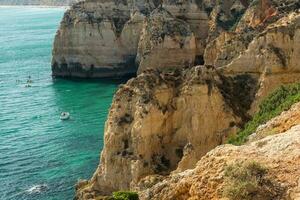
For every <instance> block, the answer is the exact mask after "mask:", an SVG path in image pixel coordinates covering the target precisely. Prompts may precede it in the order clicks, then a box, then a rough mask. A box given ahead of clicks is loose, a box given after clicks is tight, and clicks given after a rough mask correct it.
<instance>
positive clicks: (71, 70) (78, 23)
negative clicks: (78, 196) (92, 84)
mask: <svg viewBox="0 0 300 200" xmlns="http://www.w3.org/2000/svg"><path fill="white" fill-rule="evenodd" d="M241 2H243V1H240V0H226V1H213V0H206V1H194V0H187V1H181V0H175V1H169V0H163V1H158V0H150V1H145V0H132V1H126V0H125V1H116V0H97V1H94V0H86V1H84V2H80V3H77V4H75V5H74V6H72V8H71V9H70V10H68V11H67V12H66V13H65V16H64V18H63V20H62V22H61V26H60V28H59V30H58V31H57V34H56V37H55V42H54V47H53V59H52V72H53V75H54V76H57V77H83V78H102V77H120V76H126V75H133V74H135V73H136V72H137V70H138V68H139V66H140V65H141V66H140V67H141V69H140V70H139V72H141V71H143V69H144V68H145V65H147V67H146V68H153V66H154V65H156V68H157V67H159V68H160V67H162V66H163V67H164V68H167V67H168V66H171V67H185V66H193V65H198V64H203V62H204V61H203V54H204V50H205V47H206V44H207V43H208V42H209V41H210V40H212V39H214V38H215V37H216V36H217V35H218V34H219V33H220V32H223V31H224V30H227V29H228V27H229V26H231V24H232V23H233V22H235V21H236V20H237V19H238V17H239V16H240V15H241V14H242V13H243V12H245V10H246V6H245V4H243V3H241ZM246 5H247V4H246ZM151 13H152V14H151ZM166 13H169V14H166ZM154 47H155V48H154ZM148 52H150V53H149V54H148ZM145 54H147V56H146V55H145ZM163 55H164V56H163ZM170 56H173V58H174V59H170ZM150 61H151V62H150ZM148 65H149V66H148Z"/></svg>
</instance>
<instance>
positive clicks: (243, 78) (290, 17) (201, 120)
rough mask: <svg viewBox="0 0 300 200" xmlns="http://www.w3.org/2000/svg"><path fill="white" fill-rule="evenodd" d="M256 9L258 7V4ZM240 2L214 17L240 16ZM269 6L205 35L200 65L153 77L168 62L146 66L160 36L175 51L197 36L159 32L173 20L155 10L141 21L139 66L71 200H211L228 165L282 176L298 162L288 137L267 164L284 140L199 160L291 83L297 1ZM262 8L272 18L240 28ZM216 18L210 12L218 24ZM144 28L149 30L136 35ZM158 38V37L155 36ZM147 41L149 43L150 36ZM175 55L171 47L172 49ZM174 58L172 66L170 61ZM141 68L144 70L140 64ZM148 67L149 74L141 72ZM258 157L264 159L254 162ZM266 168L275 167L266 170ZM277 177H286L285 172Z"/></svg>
mask: <svg viewBox="0 0 300 200" xmlns="http://www.w3.org/2000/svg"><path fill="white" fill-rule="evenodd" d="M259 2H261V3H264V1H263V0H262V1H259ZM274 2H275V3H276V2H277V1H274ZM203 3H207V1H203ZM209 3H211V4H213V3H216V2H213V1H211V2H209ZM217 3H220V2H217ZM245 3H246V2H244V1H239V2H235V1H232V2H231V3H230V4H228V5H230V6H229V7H226V9H225V7H224V8H222V9H221V11H222V12H224V13H226V12H225V10H228V11H230V10H231V9H232V8H233V7H235V6H237V7H238V8H239V10H240V9H241V10H243V9H244V8H243V7H245ZM277 3H278V2H277ZM277 3H276V4H270V5H269V4H268V5H265V6H259V7H258V6H257V5H251V6H250V7H249V8H248V10H246V11H245V14H244V15H243V17H242V19H241V21H240V22H239V24H237V25H236V26H237V27H236V31H234V32H224V30H225V29H224V27H223V29H222V28H217V29H213V30H214V31H213V33H214V34H215V33H217V34H219V32H222V33H221V34H220V35H219V36H217V37H215V36H214V34H212V35H209V36H208V37H209V38H208V40H207V41H209V39H210V38H214V39H213V40H212V41H209V42H210V43H209V44H208V46H207V48H206V50H205V51H206V53H205V56H204V58H205V61H206V62H207V65H206V66H197V67H191V68H187V69H182V70H176V68H171V69H169V70H163V67H164V66H170V65H168V64H169V62H163V63H164V64H163V65H160V66H159V67H157V66H156V64H159V63H160V62H162V61H164V60H161V59H158V58H159V57H158V56H159V55H160V54H161V53H160V54H159V53H157V52H163V49H162V48H161V47H162V45H163V44H168V45H169V44H170V43H169V42H170V41H169V40H166V38H168V37H169V38H172V39H177V38H179V39H180V40H176V41H173V43H172V44H176V45H178V44H179V42H178V41H191V40H190V38H192V37H195V40H194V41H196V42H195V45H194V46H195V48H196V49H197V36H195V35H194V36H193V33H192V32H193V31H192V28H191V26H190V25H189V24H187V23H185V22H181V21H180V24H179V25H180V26H183V29H182V30H185V31H187V32H186V33H188V34H184V35H182V34H178V35H176V34H174V35H172V34H169V35H168V34H166V32H165V29H164V28H163V27H164V24H168V22H172V23H175V22H176V23H177V22H178V21H177V19H175V18H174V15H173V14H170V13H169V12H167V11H165V10H164V9H166V8H159V9H157V11H159V10H160V12H159V13H153V14H154V15H150V17H149V18H147V19H145V20H144V22H145V24H144V26H143V27H142V31H141V33H142V35H143V37H141V40H140V41H139V48H140V49H138V52H139V56H138V59H137V61H138V62H140V66H144V69H143V70H141V72H143V73H141V74H140V75H139V76H138V77H137V78H135V79H132V80H130V81H129V82H128V83H127V84H125V85H123V86H121V87H120V89H119V90H118V92H117V94H116V95H115V97H114V100H113V104H112V107H111V110H110V113H109V116H108V120H107V122H106V129H105V147H104V150H103V152H102V154H101V161H100V165H99V167H98V169H97V171H96V172H95V174H94V176H93V178H92V179H91V180H90V181H88V182H85V183H82V184H81V185H80V186H79V187H78V188H77V198H78V199H89V198H92V199H93V198H96V197H98V195H110V193H111V192H112V191H116V190H128V189H131V190H140V191H141V197H142V199H188V198H190V199H218V198H220V196H218V195H219V193H218V191H219V190H220V189H222V184H223V182H222V177H220V176H219V175H220V173H222V172H223V169H224V168H222V167H224V166H225V165H226V164H228V162H235V161H236V160H238V159H241V160H249V159H254V160H258V161H259V162H261V161H262V163H264V164H266V165H268V166H269V165H271V164H272V163H280V165H279V167H280V170H281V169H283V171H280V173H279V174H280V176H282V177H283V176H284V173H285V171H284V169H288V170H292V169H294V167H295V166H297V165H298V164H299V162H298V161H299V159H298V160H297V159H296V161H295V159H294V158H298V157H299V155H298V154H297V152H295V145H298V144H296V143H297V142H298V140H295V141H296V143H293V142H292V141H289V143H287V144H289V145H291V148H293V149H289V147H286V149H284V148H282V149H281V150H282V151H281V150H280V149H279V150H278V151H279V152H276V153H278V157H277V156H274V158H273V157H271V155H273V154H272V153H274V152H275V150H276V148H277V147H278V148H279V147H280V146H281V145H284V144H285V143H280V140H281V139H282V140H284V141H288V139H287V138H281V139H276V137H274V138H275V139H272V138H271V139H270V141H271V142H270V143H269V142H267V143H268V145H265V144H264V143H265V142H263V143H260V144H264V145H263V146H266V148H264V147H262V146H261V147H259V148H258V147H257V146H256V144H254V143H253V144H248V145H246V146H243V147H232V146H225V147H220V148H217V149H216V150H214V151H212V152H211V153H209V154H207V155H206V156H205V157H203V156H204V155H205V154H206V153H207V152H208V151H210V150H211V149H213V148H215V147H216V146H218V145H220V144H222V143H223V142H224V141H225V139H226V138H227V137H228V135H230V134H235V133H236V131H237V129H238V128H239V127H240V125H241V124H243V123H244V122H246V121H247V120H249V118H250V116H251V115H252V114H253V112H255V111H256V110H257V109H258V107H257V105H258V104H259V102H260V101H261V100H262V98H263V97H266V96H267V95H268V94H269V93H270V92H272V90H273V89H275V88H277V87H279V86H280V85H282V84H287V83H294V82H297V81H299V80H300V76H299V74H300V73H299V69H300V68H299V67H300V65H299V63H298V62H297V58H299V57H300V55H299V53H300V50H299V41H300V34H299V30H300V29H299V27H300V26H299V19H300V16H299V11H298V10H297V9H296V10H295V7H294V6H295V5H297V4H295V3H297V2H296V1H291V4H287V7H286V8H281V7H278V6H277ZM183 5H184V3H183ZM203 5H207V4H203ZM214 5H215V4H214ZM217 5H219V4H217ZM220 5H223V6H224V5H227V4H220ZM274 5H275V7H274ZM290 5H291V6H290ZM197 6H198V4H197ZM272 6H273V7H274V8H276V12H275V14H274V13H273V14H274V15H273V14H272V15H265V16H264V15H263V14H262V15H263V16H262V17H261V21H260V22H259V23H253V24H251V23H249V24H250V25H248V26H244V25H245V21H247V20H248V19H252V17H249V16H250V15H249V13H251V12H250V11H249V10H251V9H252V12H254V11H256V9H260V10H261V9H262V8H264V9H267V10H268V9H269V8H273V7H272ZM217 7H218V6H217ZM198 8H199V7H198ZM206 8H207V7H206ZM214 9H215V8H214ZM214 9H212V10H211V11H210V17H211V18H210V20H213V19H215V21H216V20H217V19H218V17H216V16H215V18H213V16H214V13H215V15H216V13H220V12H219V11H220V9H219V10H218V9H215V10H214ZM253 9H254V10H253ZM280 9H281V10H280ZM284 10H286V11H287V12H286V13H285V12H283V11H284ZM173 12H174V10H173ZM222 12H221V13H222ZM243 12H244V11H243ZM262 13H265V12H262ZM224 15H225V14H224ZM224 15H221V14H217V16H219V17H220V16H224ZM161 16H163V17H161ZM225 16H226V15H225ZM151 17H152V18H151ZM265 18H267V19H265ZM222 19H223V17H222ZM224 19H225V18H224ZM213 21H214V20H213ZM225 21H226V20H225ZM225 21H223V22H225ZM254 21H256V20H254ZM147 23H153V24H156V25H155V26H154V25H153V26H152V25H151V26H150V27H148V28H146V27H147ZM178 23H179V22H178ZM212 25H216V23H212ZM211 27H213V26H211ZM180 30H181V29H180ZM220 30H222V31H220ZM242 30H244V31H245V32H243V31H242ZM246 30H251V31H250V32H246ZM173 32H175V33H176V30H175V31H172V33H173ZM248 33H250V34H248ZM161 34H166V35H167V36H164V37H160V36H161ZM157 36H159V37H157ZM179 36H180V37H179ZM183 36H184V37H183ZM153 37H155V39H158V40H157V41H156V40H154V39H151V38H153ZM187 38H189V39H187ZM155 42H156V43H155ZM188 44H190V43H188ZM175 47H176V48H177V47H178V46H175ZM188 47H190V46H188ZM176 48H175V49H176ZM146 50H149V51H146ZM181 50H182V49H178V48H177V50H176V52H182V51H181ZM196 52H197V50H196ZM180 55H184V54H183V53H182V54H180ZM194 55H197V53H195V54H194ZM178 57H180V56H178ZM151 58H152V59H151ZM156 58H157V59H156ZM188 58H189V57H185V59H188ZM174 61H176V63H177V64H178V63H180V62H178V60H177V57H176V58H175V59H174ZM143 62H145V63H147V64H145V65H143ZM148 66H151V67H149V68H150V69H151V70H146V69H147V67H148ZM214 66H215V67H214ZM149 68H148V69H149ZM153 69H160V70H153ZM289 128H290V127H289ZM292 132H293V133H292V134H286V135H293V136H284V137H291V138H294V137H295V134H296V133H294V132H295V131H292ZM296 132H299V131H298V129H297V131H296ZM288 133H289V132H288ZM297 134H298V133H297ZM278 137H279V136H278ZM280 137H281V136H280ZM291 138H289V139H291ZM266 140H267V139H266ZM273 142H274V145H275V147H276V145H277V147H276V148H275V149H271V147H272V145H273V144H271V143H273ZM288 151H290V153H292V154H289V155H291V156H290V157H289V156H288V157H287V158H286V159H287V160H284V159H283V160H280V159H281V157H280V155H281V156H282V155H284V154H285V153H286V152H288ZM223 153H224V156H223ZM239 155H240V156H239ZM266 156H270V159H269V160H266V161H264V160H263V159H264V158H265V157H266ZM293 156H295V157H293ZM297 156H298V157H297ZM202 157H203V158H202ZM215 158H216V159H215ZM219 158H220V159H219ZM199 159H201V160H200V162H199V163H200V164H197V167H196V169H194V170H188V169H192V168H194V167H195V165H196V163H197V161H198V160H199ZM285 162H289V163H292V164H291V165H290V167H291V168H284V166H283V164H284V163H285ZM269 167H270V168H271V169H272V170H274V169H277V168H276V167H275V166H272V165H271V166H269ZM281 167H283V168H281ZM184 170H187V171H184ZM183 171H184V172H183ZM180 172H183V173H180ZM297 173H298V171H297ZM169 174H171V175H170V176H169V177H168V178H166V176H168V175H169ZM172 174H173V175H172ZM287 177H290V174H289V173H287ZM210 178H211V179H210ZM164 179H165V181H163V180H164ZM181 179H182V181H183V182H181ZM215 179H216V181H214V180H215ZM219 180H220V181H219ZM276 180H277V179H276ZM278 181H279V182H280V183H284V184H287V187H288V188H291V189H292V190H294V185H293V182H292V181H291V179H288V180H286V179H280V178H279V179H278ZM158 182H161V183H158ZM207 183H208V184H207ZM200 186H201V187H200ZM199 188H203V189H202V190H200V189H199ZM290 194H291V193H288V192H287V193H285V195H290ZM295 195H299V193H297V194H295Z"/></svg>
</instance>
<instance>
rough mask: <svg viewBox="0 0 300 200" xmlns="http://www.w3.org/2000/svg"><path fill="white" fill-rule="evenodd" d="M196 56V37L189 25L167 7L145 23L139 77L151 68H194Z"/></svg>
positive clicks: (141, 42) (139, 52)
mask: <svg viewBox="0 0 300 200" xmlns="http://www.w3.org/2000/svg"><path fill="white" fill-rule="evenodd" d="M195 56H196V43H195V36H194V34H193V33H192V31H191V30H190V27H189V25H188V24H187V23H186V22H184V21H183V20H179V19H176V18H174V17H173V16H172V14H171V13H169V12H168V11H167V10H165V9H163V8H158V9H156V10H154V11H153V12H152V13H151V15H150V17H148V18H147V19H146V21H145V23H144V26H143V30H142V35H141V38H140V41H139V46H138V54H137V59H136V62H137V65H138V66H139V68H138V74H140V73H142V72H143V71H145V70H147V69H160V70H168V69H176V68H177V69H180V68H184V67H191V66H193V65H194V61H195Z"/></svg>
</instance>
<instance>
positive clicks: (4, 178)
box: [0, 7, 117, 200]
mask: <svg viewBox="0 0 300 200" xmlns="http://www.w3.org/2000/svg"><path fill="white" fill-rule="evenodd" d="M64 11H65V10H64V9H62V8H30V7H26V8H25V7H10V8H7V7H6V8H3V7H0V199H1V200H11V199H18V200H23V199H28V200H29V199H30V200H37V199H38V200H44V199H47V200H48V199H53V200H54V199H57V200H64V199H72V198H73V195H74V189H73V186H74V184H75V183H76V181H77V180H78V179H80V178H90V176H91V175H92V174H93V172H94V170H95V169H96V167H97V165H98V162H99V153H100V151H101V148H102V143H103V141H102V139H103V126H104V122H105V120H106V115H107V111H108V109H109V106H110V103H111V100H112V96H113V93H114V91H115V89H116V87H117V83H114V82H108V81H106V82H95V81H94V82H83V81H68V80H53V79H52V78H51V71H50V61H51V46H52V42H53V37H54V35H55V32H56V29H57V27H58V25H59V22H60V19H61V17H62V15H63V12H64ZM28 76H31V80H32V81H33V83H32V84H31V85H32V87H25V85H26V80H27V79H28ZM63 111H67V112H70V114H71V119H70V120H69V121H61V120H60V119H59V116H60V113H61V112H63Z"/></svg>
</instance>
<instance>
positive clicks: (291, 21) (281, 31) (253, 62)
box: [223, 13, 300, 113]
mask: <svg viewBox="0 0 300 200" xmlns="http://www.w3.org/2000/svg"><path fill="white" fill-rule="evenodd" d="M299 39H300V14H299V13H291V14H289V15H287V16H285V17H282V18H281V19H280V20H278V21H277V22H275V23H273V24H270V25H269V26H268V27H267V28H266V29H265V30H264V31H263V32H262V33H260V34H259V35H258V36H257V37H255V38H254V40H253V41H252V42H251V43H250V44H249V46H248V48H247V50H245V51H244V52H242V53H240V55H239V56H238V57H237V58H236V59H233V60H232V61H231V63H230V64H228V65H227V66H226V67H224V71H223V73H224V74H228V75H233V74H241V73H243V74H244V73H247V74H253V76H259V91H258V92H257V94H256V99H255V101H254V102H253V105H252V109H251V111H250V112H251V113H254V112H255V111H256V110H257V108H258V105H259V103H260V102H261V100H262V98H263V97H265V96H267V95H268V94H270V92H272V91H273V90H274V89H276V88H277V87H278V86H279V85H282V84H288V83H294V82H297V81H299V80H300V73H299V72H300V71H299V70H300V65H299V62H298V58H299V56H300V47H299V45H298V44H299Z"/></svg>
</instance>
